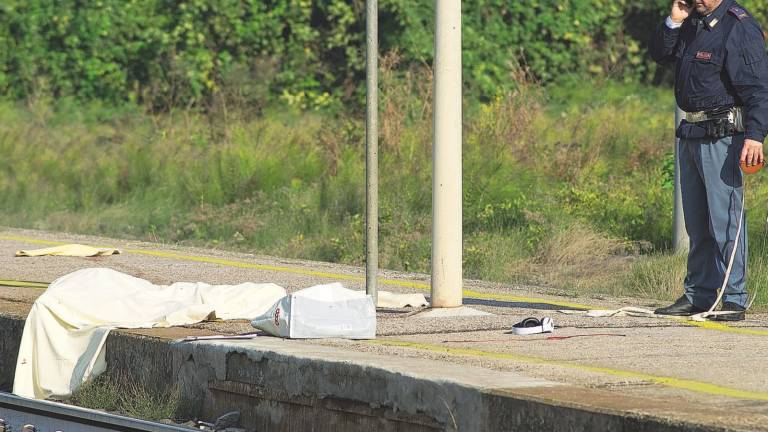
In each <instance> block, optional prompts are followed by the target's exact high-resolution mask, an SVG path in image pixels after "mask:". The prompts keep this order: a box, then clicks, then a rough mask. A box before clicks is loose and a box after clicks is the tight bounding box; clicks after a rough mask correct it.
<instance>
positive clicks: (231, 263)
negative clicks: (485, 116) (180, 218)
mask: <svg viewBox="0 0 768 432" xmlns="http://www.w3.org/2000/svg"><path fill="white" fill-rule="evenodd" d="M0 240H8V241H18V242H23V243H31V244H42V245H50V246H57V245H59V246H60V245H64V244H67V243H66V242H60V241H53V240H38V239H34V238H28V237H21V236H9V235H0ZM98 247H107V246H98ZM109 247H113V246H109ZM123 252H126V253H132V254H139V255H149V256H156V257H160V258H169V259H178V260H184V261H196V262H204V263H209V264H218V265H223V266H228V267H237V268H249V269H256V270H267V271H275V272H282V273H293V274H300V275H305V276H316V277H323V278H329V279H337V280H353V281H360V282H362V281H364V280H365V277H363V276H355V275H345V274H340V273H330V272H322V271H316V270H307V269H303V268H300V267H288V266H274V265H268V264H255V263H248V262H243V261H235V260H229V259H224V258H212V257H204V256H195V255H185V254H180V253H176V252H165V251H156V250H148V249H125V250H123ZM379 282H380V283H381V284H382V285H391V286H401V287H406V288H415V289H419V290H423V291H429V289H430V286H429V284H428V283H424V282H414V281H405V280H398V279H379ZM463 296H464V297H466V298H472V299H477V300H495V301H506V302H513V303H538V304H547V305H551V306H558V307H564V308H570V309H582V310H590V309H600V307H597V306H590V305H585V304H580V303H570V302H563V301H558V300H550V299H543V298H538V297H521V296H514V295H510V294H494V293H484V292H478V291H473V290H464V291H463ZM678 322H680V323H681V324H687V325H691V326H695V327H698V328H703V329H707V330H714V331H721V332H727V333H737V334H745V335H757V336H768V330H757V329H748V328H740V327H730V326H728V325H725V324H721V323H715V322H712V321H707V322H695V321H685V320H678Z"/></svg>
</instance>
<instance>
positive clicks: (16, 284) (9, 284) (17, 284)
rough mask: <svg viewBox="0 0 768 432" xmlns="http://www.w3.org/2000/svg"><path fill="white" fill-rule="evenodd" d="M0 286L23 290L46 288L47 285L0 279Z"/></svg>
mask: <svg viewBox="0 0 768 432" xmlns="http://www.w3.org/2000/svg"><path fill="white" fill-rule="evenodd" d="M0 286H7V287H24V288H48V284H47V283H44V282H30V281H20V280H4V279H0Z"/></svg>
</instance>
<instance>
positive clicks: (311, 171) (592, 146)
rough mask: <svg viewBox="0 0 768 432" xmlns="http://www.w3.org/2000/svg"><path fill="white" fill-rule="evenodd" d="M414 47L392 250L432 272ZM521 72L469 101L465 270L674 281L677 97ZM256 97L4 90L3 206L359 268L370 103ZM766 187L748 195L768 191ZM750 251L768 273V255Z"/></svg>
mask: <svg viewBox="0 0 768 432" xmlns="http://www.w3.org/2000/svg"><path fill="white" fill-rule="evenodd" d="M399 62H400V59H399V56H398V54H397V53H391V54H389V55H388V56H386V57H385V58H384V59H383V61H382V64H383V65H384V68H383V71H382V89H381V90H382V92H381V107H380V112H381V121H380V124H381V152H380V167H379V168H380V222H381V225H380V234H381V242H380V262H381V265H382V266H383V267H386V268H391V269H403V270H410V271H421V272H428V271H429V265H430V263H429V260H430V233H431V173H432V166H431V163H432V161H431V156H432V153H431V143H432V114H431V91H432V76H431V71H430V70H429V68H427V67H425V66H412V67H410V68H408V69H407V70H405V72H402V66H401V65H399ZM397 71H401V72H397ZM509 79H510V80H511V81H512V82H513V83H514V85H513V86H512V87H513V88H514V90H513V91H511V92H508V93H502V94H498V95H497V96H495V97H493V98H491V99H490V100H487V101H467V103H466V105H465V107H464V126H465V127H464V149H463V152H464V161H463V164H464V166H463V178H464V183H463V184H464V194H463V202H464V243H465V248H464V265H465V276H467V277H470V278H480V279H488V280H495V281H504V282H525V283H536V284H539V285H546V286H550V287H554V288H557V289H558V290H560V291H563V292H569V293H572V294H574V295H581V294H585V293H591V292H604V293H611V294H617V295H641V296H652V297H657V298H669V297H670V296H671V295H672V293H674V292H677V291H678V287H679V286H680V279H681V273H680V270H679V269H680V262H679V258H677V257H672V256H669V255H667V253H668V247H669V241H668V238H669V237H671V234H670V233H671V207H672V206H671V204H672V202H671V196H672V192H671V190H670V189H668V187H669V185H668V182H666V179H668V177H669V175H670V172H669V169H670V167H669V164H668V163H667V162H666V161H667V160H668V154H669V152H670V151H671V143H672V132H671V126H670V125H671V121H672V120H671V113H670V110H668V109H667V107H668V106H671V97H670V96H669V95H668V94H667V92H666V91H663V90H658V89H650V88H636V87H631V86H625V85H619V84H615V83H610V82H606V83H603V84H602V85H600V86H595V85H588V84H584V83H579V84H578V85H573V86H569V87H567V88H548V89H546V90H545V89H542V88H541V87H540V86H539V85H537V84H536V83H533V82H531V81H530V80H529V79H527V78H526V76H525V74H523V73H520V72H513V73H511V74H510V78H509ZM659 100H661V101H663V103H659ZM222 103H223V102H222ZM244 109H245V108H242V107H239V106H238V104H237V103H235V102H233V103H229V104H228V105H227V106H226V109H225V108H223V107H214V108H213V109H212V112H210V113H208V114H203V113H200V112H196V111H193V110H177V111H175V112H171V113H166V114H147V113H144V112H142V111H140V110H139V109H137V108H135V107H130V106H128V107H105V106H101V105H98V104H93V105H85V106H83V105H76V104H73V103H71V102H69V101H67V100H62V101H57V102H56V103H54V102H52V101H50V100H46V99H45V98H40V99H38V100H35V101H33V102H31V103H30V104H29V106H26V107H22V106H18V105H13V104H10V103H7V102H5V103H0V154H2V155H3V157H2V158H0V206H1V207H0V214H1V215H2V217H3V220H4V221H5V224H7V225H15V226H25V227H35V228H43V229H52V230H67V231H75V232H84V233H95V234H106V235H111V236H122V237H134V238H143V239H149V240H153V241H162V242H171V243H192V244H199V245H209V246H210V245H216V246H218V247H228V248H235V249H240V250H248V251H257V252H259V253H267V254H273V255H279V256H286V257H298V258H307V259H317V260H325V261H334V262H344V263H349V264H362V263H363V260H364V241H365V239H364V234H363V233H364V220H365V215H364V209H365V202H364V200H365V190H364V184H365V181H364V179H365V154H364V141H365V127H364V121H363V119H362V117H361V116H360V115H359V114H354V113H353V114H345V115H332V114H327V113H322V112H315V111H312V112H298V111H292V110H289V109H284V108H280V107H275V106H272V107H264V108H263V110H262V111H261V113H260V114H258V113H253V112H245V111H244ZM222 110H225V111H226V114H224V112H223V111H222ZM750 181H751V182H752V180H750ZM754 183H755V184H754V186H752V184H750V186H749V189H748V199H753V197H754V199H757V200H758V201H759V200H760V199H763V198H766V196H765V194H766V193H767V192H766V190H768V189H767V188H765V187H764V186H763V185H762V180H761V179H758V178H756V179H755V180H754ZM755 212H758V213H759V210H758V209H757V208H754V209H752V210H750V218H751V219H750V220H753V223H752V224H751V225H750V231H751V232H752V233H753V234H754V235H760V234H761V230H762V227H761V226H757V225H758V223H757V222H754V221H759V220H761V219H762V215H755V214H754V213H755ZM754 216H757V217H754ZM758 238H759V237H758ZM752 244H753V245H754V244H755V243H754V242H753V243H752ZM755 250H756V252H755V253H754V254H753V255H752V258H751V261H750V263H751V264H750V265H752V266H753V268H754V269H762V267H766V265H764V264H765V263H764V262H763V261H765V259H764V258H763V257H764V256H768V252H766V248H760V247H757V248H755ZM649 253H651V254H652V255H648V254H649ZM646 256H648V257H646ZM760 274H761V273H760ZM760 277H761V276H759V274H758V275H757V277H756V278H755V283H758V284H762V283H763V282H762V279H760ZM767 300H768V299H766V297H765V296H764V295H762V294H761V296H760V297H759V299H758V302H760V303H765V302H766V301H767Z"/></svg>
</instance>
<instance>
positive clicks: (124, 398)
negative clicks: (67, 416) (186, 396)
mask: <svg viewBox="0 0 768 432" xmlns="http://www.w3.org/2000/svg"><path fill="white" fill-rule="evenodd" d="M180 401H181V397H180V394H179V391H178V390H177V389H170V390H168V391H167V392H165V393H157V392H155V391H151V390H148V389H146V388H145V387H144V386H143V384H141V383H139V382H136V381H133V380H131V379H129V378H127V377H121V376H112V375H109V374H103V375H101V376H99V377H97V378H96V379H94V380H91V381H88V382H87V383H85V384H83V385H82V386H80V387H79V388H78V389H77V390H76V391H75V392H74V393H73V394H72V396H71V399H70V400H69V403H71V404H73V405H77V406H81V407H84V408H90V409H98V410H104V411H109V412H116V413H118V414H122V415H126V416H128V417H133V418H137V419H142V420H150V421H158V420H165V419H174V418H176V417H175V416H176V414H177V413H178V411H179V407H180V403H181V402H180Z"/></svg>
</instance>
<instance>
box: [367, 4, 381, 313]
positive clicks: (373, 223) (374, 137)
mask: <svg viewBox="0 0 768 432" xmlns="http://www.w3.org/2000/svg"><path fill="white" fill-rule="evenodd" d="M365 12H366V42H367V47H366V56H365V60H366V61H365V70H366V119H365V126H366V127H365V174H366V175H365V205H366V212H365V292H366V293H368V294H370V295H371V297H373V304H378V284H377V276H378V272H379V126H378V115H379V76H378V63H379V61H378V60H379V34H378V33H379V25H378V18H379V4H378V0H366V3H365Z"/></svg>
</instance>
